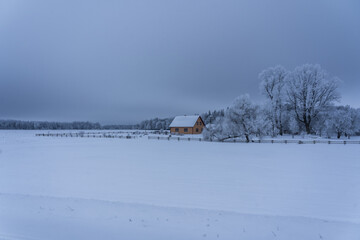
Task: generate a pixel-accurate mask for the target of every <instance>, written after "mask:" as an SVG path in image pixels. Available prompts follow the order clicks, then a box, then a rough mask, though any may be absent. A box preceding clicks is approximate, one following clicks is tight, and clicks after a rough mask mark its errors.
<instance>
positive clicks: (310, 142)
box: [148, 136, 360, 144]
mask: <svg viewBox="0 0 360 240" xmlns="http://www.w3.org/2000/svg"><path fill="white" fill-rule="evenodd" d="M148 139H157V140H168V141H170V140H175V141H198V142H201V141H205V142H225V143H272V144H273V143H282V144H288V143H289V144H291V143H296V144H360V141H352V140H349V141H345V140H296V139H291V140H280V139H263V140H261V139H258V140H251V141H250V142H247V141H246V140H241V139H233V140H226V141H219V140H204V139H202V138H185V137H173V136H172V137H160V136H148Z"/></svg>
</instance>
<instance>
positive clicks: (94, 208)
mask: <svg viewBox="0 0 360 240" xmlns="http://www.w3.org/2000/svg"><path fill="white" fill-rule="evenodd" d="M39 132H41V131H0V239H27V240H36V239H46V240H47V239H179V240H180V239H301V240H303V239H360V145H355V144H354V145H327V144H317V145H298V144H287V145H285V144H241V143H215V142H213V143H210V142H196V141H158V140H148V139H147V138H144V137H143V138H141V137H140V138H136V139H111V138H59V137H35V133H39ZM46 132H48V131H46ZM57 132H58V131H57Z"/></svg>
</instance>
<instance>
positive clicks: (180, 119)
mask: <svg viewBox="0 0 360 240" xmlns="http://www.w3.org/2000/svg"><path fill="white" fill-rule="evenodd" d="M198 118H199V115H191V116H177V117H175V118H174V120H173V121H172V122H171V124H170V127H193V126H194V125H195V123H196V121H197V120H198Z"/></svg>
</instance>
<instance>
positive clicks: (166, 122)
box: [135, 118, 174, 130]
mask: <svg viewBox="0 0 360 240" xmlns="http://www.w3.org/2000/svg"><path fill="white" fill-rule="evenodd" d="M173 119H174V118H163V119H161V118H153V119H149V120H145V121H142V122H140V123H139V124H138V125H136V126H135V128H137V129H142V130H167V129H169V126H170V124H171V122H172V120H173Z"/></svg>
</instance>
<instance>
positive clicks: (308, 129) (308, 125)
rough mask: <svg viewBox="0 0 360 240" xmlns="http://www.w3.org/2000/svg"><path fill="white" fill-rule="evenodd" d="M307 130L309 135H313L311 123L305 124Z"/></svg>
mask: <svg viewBox="0 0 360 240" xmlns="http://www.w3.org/2000/svg"><path fill="white" fill-rule="evenodd" d="M305 129H306V133H307V134H310V133H311V128H310V123H309V122H305Z"/></svg>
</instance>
